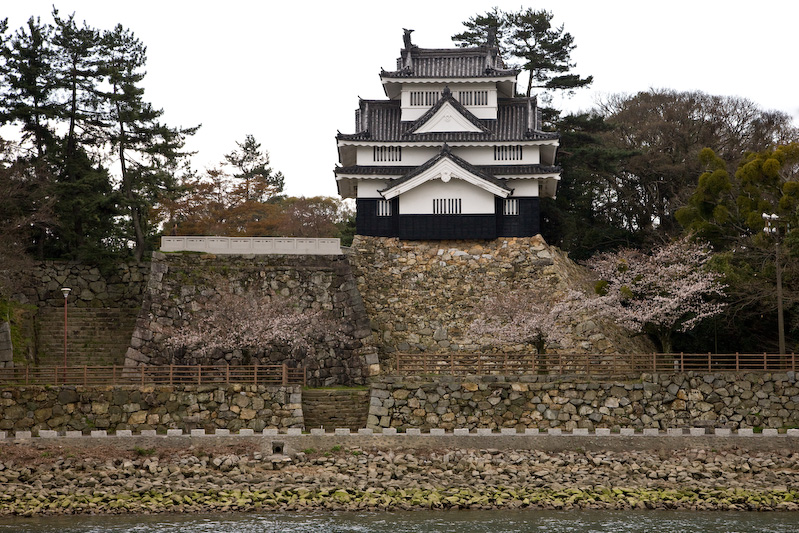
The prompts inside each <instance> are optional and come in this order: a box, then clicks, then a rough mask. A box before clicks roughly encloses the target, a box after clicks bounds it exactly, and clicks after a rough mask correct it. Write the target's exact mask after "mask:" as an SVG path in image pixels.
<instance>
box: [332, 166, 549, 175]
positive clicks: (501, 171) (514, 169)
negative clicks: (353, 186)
mask: <svg viewBox="0 0 799 533" xmlns="http://www.w3.org/2000/svg"><path fill="white" fill-rule="evenodd" d="M415 168H417V167H414V166H393V167H389V166H358V165H356V166H350V167H336V168H335V169H333V172H334V173H335V174H356V175H369V174H371V175H378V176H396V175H398V174H399V175H404V174H407V173H408V172H411V171H413V170H414V169H415ZM473 168H476V169H478V170H480V171H481V172H483V173H485V174H490V175H494V176H506V175H509V174H554V173H558V172H560V171H561V168H560V167H558V166H547V165H474V166H473Z"/></svg>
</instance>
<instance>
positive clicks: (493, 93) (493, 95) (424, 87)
mask: <svg viewBox="0 0 799 533" xmlns="http://www.w3.org/2000/svg"><path fill="white" fill-rule="evenodd" d="M446 86H449V88H450V90H451V91H452V93H453V95H455V98H456V99H457V97H458V96H457V91H473V90H484V91H486V90H487V91H488V105H485V106H466V109H468V110H469V111H470V112H471V113H473V114H474V115H475V116H476V117H477V118H483V119H496V118H497V85H496V82H485V83H457V82H449V83H406V84H403V86H402V94H401V95H400V101H401V102H402V104H401V106H402V120H416V119H417V118H419V117H421V116H422V115H424V114H425V113H426V112H427V110H428V109H430V107H432V106H428V107H417V106H413V107H411V91H439V92H443V90H444V87H446Z"/></svg>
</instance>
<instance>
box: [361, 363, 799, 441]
mask: <svg viewBox="0 0 799 533" xmlns="http://www.w3.org/2000/svg"><path fill="white" fill-rule="evenodd" d="M371 394H372V395H371V400H370V402H371V405H370V408H369V418H368V423H367V425H368V427H371V428H374V429H377V428H385V427H394V428H398V429H400V430H402V429H407V428H421V429H430V428H444V429H454V428H469V429H474V428H503V427H507V428H514V427H515V428H517V429H523V428H528V427H529V428H563V429H564V430H566V431H571V430H573V429H574V428H588V429H589V430H593V429H594V428H610V429H620V428H658V429H668V428H684V427H702V426H705V427H726V428H731V429H737V428H740V427H744V428H757V427H763V428H777V429H779V428H785V427H796V426H797V425H799V384H797V382H796V375H795V373H793V372H786V373H733V372H730V373H711V374H699V373H696V374H694V373H684V374H640V375H635V376H629V379H627V380H600V379H598V378H597V379H596V380H586V379H585V378H575V377H562V376H518V377H510V376H508V377H503V376H484V377H480V378H476V377H463V378H458V377H452V376H440V377H437V378H436V379H435V381H431V380H430V379H424V378H407V377H405V378H400V377H391V376H385V377H383V378H381V379H380V380H378V381H375V382H374V383H373V384H372V391H371Z"/></svg>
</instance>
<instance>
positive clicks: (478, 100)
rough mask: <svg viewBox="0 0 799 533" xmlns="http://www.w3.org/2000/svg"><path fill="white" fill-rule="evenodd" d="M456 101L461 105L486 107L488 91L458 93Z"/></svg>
mask: <svg viewBox="0 0 799 533" xmlns="http://www.w3.org/2000/svg"><path fill="white" fill-rule="evenodd" d="M458 101H459V102H460V103H462V104H463V105H472V106H474V105H488V91H458Z"/></svg>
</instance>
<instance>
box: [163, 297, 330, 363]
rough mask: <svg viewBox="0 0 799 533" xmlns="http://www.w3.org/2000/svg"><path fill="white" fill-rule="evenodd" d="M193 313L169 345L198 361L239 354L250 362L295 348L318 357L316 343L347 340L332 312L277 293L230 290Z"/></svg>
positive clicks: (296, 352) (298, 351)
mask: <svg viewBox="0 0 799 533" xmlns="http://www.w3.org/2000/svg"><path fill="white" fill-rule="evenodd" d="M194 314H195V315H197V316H194V317H191V318H189V317H184V319H186V320H184V322H185V323H184V325H182V326H179V327H177V328H174V330H173V331H171V332H170V335H169V336H167V337H166V345H167V347H169V348H171V349H172V350H174V351H176V352H179V353H183V352H185V353H188V354H189V357H190V358H194V359H196V360H197V361H205V360H207V358H208V356H211V355H220V354H231V353H233V352H235V351H238V352H241V353H243V355H244V358H245V361H244V362H249V359H250V358H257V357H259V356H261V355H263V354H264V353H268V352H269V351H270V350H272V349H275V348H279V347H282V346H290V347H291V350H292V353H294V354H313V353H314V351H315V342H314V341H315V340H320V339H324V338H325V336H332V337H343V336H342V333H341V331H340V328H339V326H338V324H337V322H336V321H335V320H333V319H332V317H331V316H329V313H328V312H326V311H324V310H321V309H303V306H302V305H301V304H300V302H299V301H298V300H297V299H293V298H290V297H283V296H279V295H276V294H258V293H253V292H251V291H239V292H237V291H235V290H232V289H231V288H230V287H227V288H226V289H225V290H223V291H221V292H220V294H219V295H218V296H217V297H216V298H214V299H213V300H212V301H210V302H208V304H207V306H206V308H204V309H198V310H197V311H196V312H195V313H194Z"/></svg>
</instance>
